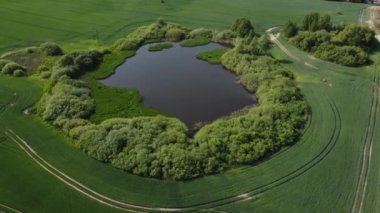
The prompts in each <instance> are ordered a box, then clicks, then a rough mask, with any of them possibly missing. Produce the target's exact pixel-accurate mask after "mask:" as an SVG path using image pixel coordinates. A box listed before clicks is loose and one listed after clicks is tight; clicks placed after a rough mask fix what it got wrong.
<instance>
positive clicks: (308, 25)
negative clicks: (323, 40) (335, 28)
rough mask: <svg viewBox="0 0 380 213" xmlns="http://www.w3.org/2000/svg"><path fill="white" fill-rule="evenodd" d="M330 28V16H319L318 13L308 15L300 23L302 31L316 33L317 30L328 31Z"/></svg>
mask: <svg viewBox="0 0 380 213" xmlns="http://www.w3.org/2000/svg"><path fill="white" fill-rule="evenodd" d="M330 26H331V17H330V15H327V14H325V15H322V16H321V15H320V14H319V13H310V14H307V15H306V16H305V18H304V19H303V21H302V27H301V28H302V30H306V31H312V32H315V31H318V30H329V28H330Z"/></svg>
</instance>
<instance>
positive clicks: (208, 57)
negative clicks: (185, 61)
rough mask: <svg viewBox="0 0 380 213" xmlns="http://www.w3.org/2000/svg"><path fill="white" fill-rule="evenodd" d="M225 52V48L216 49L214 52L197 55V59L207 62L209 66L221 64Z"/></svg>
mask: <svg viewBox="0 0 380 213" xmlns="http://www.w3.org/2000/svg"><path fill="white" fill-rule="evenodd" d="M227 51H228V50H227V49H225V48H217V49H214V50H210V51H206V52H203V53H199V54H198V55H197V59H200V60H203V61H207V62H208V63H210V64H221V63H222V56H223V55H224V53H226V52H227Z"/></svg>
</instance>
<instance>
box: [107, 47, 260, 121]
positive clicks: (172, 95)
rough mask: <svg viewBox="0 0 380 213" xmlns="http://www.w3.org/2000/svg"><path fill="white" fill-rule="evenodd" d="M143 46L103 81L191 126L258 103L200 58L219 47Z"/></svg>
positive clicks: (234, 80) (218, 67)
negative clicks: (135, 94) (130, 91)
mask: <svg viewBox="0 0 380 213" xmlns="http://www.w3.org/2000/svg"><path fill="white" fill-rule="evenodd" d="M152 45H154V44H149V45H145V46H143V47H141V48H140V49H139V50H138V51H137V54H136V55H135V56H134V57H132V58H129V59H127V60H126V61H125V63H124V64H122V65H121V66H119V67H118V68H117V69H116V71H115V74H114V75H112V76H110V77H108V78H107V79H105V80H102V83H103V84H105V85H107V86H110V87H117V88H136V89H138V90H139V93H140V95H141V96H142V97H143V104H144V105H145V106H148V107H152V108H155V109H158V110H160V111H161V112H164V113H168V114H170V115H173V116H175V117H177V118H179V119H181V120H182V121H183V122H184V123H186V124H187V125H188V126H192V125H193V124H195V123H198V122H210V121H213V120H215V119H217V118H219V117H222V116H226V115H229V114H230V113H231V112H234V111H236V110H238V109H241V108H243V107H245V106H248V105H252V104H255V103H256V98H255V96H253V95H252V94H250V93H248V92H247V91H246V90H245V89H244V88H243V87H242V86H241V85H240V84H239V83H238V82H237V77H236V76H235V75H234V74H232V73H231V72H229V71H226V70H225V69H224V68H223V67H222V66H221V65H211V64H209V63H207V62H205V61H202V60H198V59H196V55H197V54H198V53H202V52H205V51H208V50H213V49H216V48H221V47H222V46H220V45H218V44H214V43H211V44H208V45H205V46H198V47H181V46H180V45H179V44H178V43H173V45H174V46H173V47H172V48H170V49H165V50H163V51H158V52H150V51H148V48H149V47H150V46H152Z"/></svg>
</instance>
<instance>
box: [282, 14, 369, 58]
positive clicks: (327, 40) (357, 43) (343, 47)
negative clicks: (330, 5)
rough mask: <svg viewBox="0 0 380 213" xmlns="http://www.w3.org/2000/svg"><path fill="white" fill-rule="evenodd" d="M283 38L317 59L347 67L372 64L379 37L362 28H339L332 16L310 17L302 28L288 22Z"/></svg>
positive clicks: (352, 26)
mask: <svg viewBox="0 0 380 213" xmlns="http://www.w3.org/2000/svg"><path fill="white" fill-rule="evenodd" d="M283 34H284V36H285V37H286V38H288V39H289V41H290V42H291V43H292V44H294V45H296V46H297V47H298V48H300V49H302V50H304V51H306V52H309V53H313V54H314V55H315V56H316V57H317V58H320V59H324V60H327V61H331V62H334V63H338V64H342V65H346V66H360V65H364V64H366V63H368V62H369V55H368V52H369V51H370V50H371V48H372V47H373V46H374V44H375V42H376V39H375V33H374V32H373V31H372V30H371V29H369V28H368V27H364V26H361V25H358V24H348V25H337V24H333V23H332V22H331V17H330V16H329V15H320V14H319V13H310V14H308V15H306V16H305V18H304V19H303V21H302V23H301V25H300V26H298V25H297V24H296V23H294V22H291V21H289V22H287V23H286V24H285V26H284V28H283Z"/></svg>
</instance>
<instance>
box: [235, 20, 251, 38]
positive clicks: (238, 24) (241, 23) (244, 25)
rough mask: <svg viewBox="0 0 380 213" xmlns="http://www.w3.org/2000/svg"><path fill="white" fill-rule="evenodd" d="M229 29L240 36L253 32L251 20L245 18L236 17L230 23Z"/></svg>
mask: <svg viewBox="0 0 380 213" xmlns="http://www.w3.org/2000/svg"><path fill="white" fill-rule="evenodd" d="M231 30H232V31H233V32H235V33H237V34H238V35H239V36H240V37H246V36H248V35H252V34H254V28H253V26H252V24H251V21H249V19H247V18H238V19H236V20H235V23H234V24H233V25H232V27H231Z"/></svg>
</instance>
